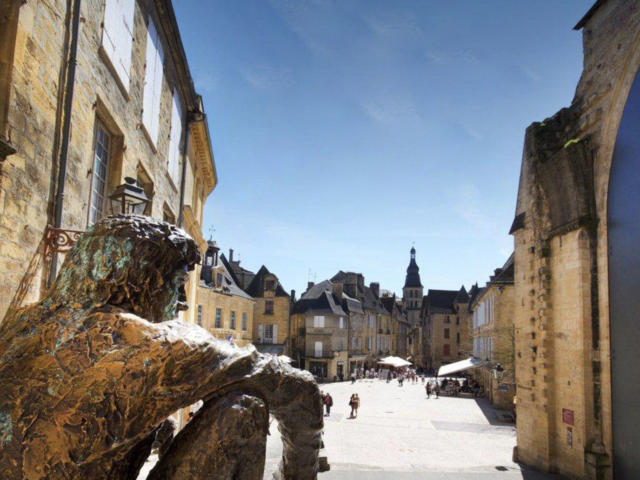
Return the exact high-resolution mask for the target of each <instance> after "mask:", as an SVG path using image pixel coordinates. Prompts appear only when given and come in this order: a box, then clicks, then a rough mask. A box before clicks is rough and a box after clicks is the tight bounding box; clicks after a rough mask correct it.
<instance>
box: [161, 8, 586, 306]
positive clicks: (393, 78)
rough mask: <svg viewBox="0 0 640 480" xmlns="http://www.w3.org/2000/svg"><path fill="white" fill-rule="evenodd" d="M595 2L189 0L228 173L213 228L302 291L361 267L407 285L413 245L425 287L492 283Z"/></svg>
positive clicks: (219, 162) (198, 73)
mask: <svg viewBox="0 0 640 480" xmlns="http://www.w3.org/2000/svg"><path fill="white" fill-rule="evenodd" d="M592 3H593V0H553V1H552V0H545V1H533V0H501V1H498V0H495V1H477V0H467V1H463V0H458V1H455V2H452V1H427V0H424V1H408V0H398V1H382V0H361V1H356V0H335V1H333V0H233V1H232V0H209V1H206V2H204V1H196V0H178V1H176V2H174V8H175V9H176V14H177V17H178V22H179V25H180V29H181V33H182V38H183V42H184V45H185V49H186V52H187V57H188V59H189V63H190V67H191V71H192V74H193V77H194V79H195V83H196V89H197V90H198V91H199V92H200V93H201V94H202V95H203V98H204V102H205V108H206V111H207V115H208V119H209V127H210V129H211V132H212V142H213V150H214V154H215V159H216V167H217V170H218V173H219V176H220V183H219V185H218V186H217V188H216V189H215V190H214V192H213V193H212V195H211V196H210V197H209V199H208V201H207V205H206V208H205V219H204V228H203V230H204V232H205V235H206V236H207V237H208V236H209V234H210V233H211V232H212V231H213V236H214V238H215V239H216V241H217V242H218V244H219V245H220V247H221V248H222V250H223V251H228V249H229V248H233V249H234V250H235V252H236V253H235V256H236V257H237V256H239V257H240V259H241V261H242V263H241V264H242V265H243V266H244V267H246V268H249V269H252V270H254V271H255V270H257V269H258V268H259V267H260V266H261V265H262V264H265V265H266V266H267V267H268V268H269V269H270V270H271V271H272V272H273V273H275V274H276V275H278V276H279V278H280V281H281V283H282V284H283V285H284V288H285V289H287V290H291V289H295V290H296V291H297V292H299V293H300V292H302V291H303V290H304V289H305V288H306V283H307V281H308V280H309V279H311V280H315V281H321V280H323V279H325V278H328V277H330V276H331V275H333V274H334V273H335V272H336V271H338V270H340V269H343V270H353V271H359V272H362V273H363V274H364V275H365V281H366V282H367V283H369V282H373V281H377V282H380V284H381V288H386V289H389V290H392V291H396V292H397V293H400V294H401V291H402V286H403V284H404V277H405V270H406V267H407V264H408V261H409V249H410V248H411V246H412V245H415V248H416V250H417V261H418V265H419V266H420V274H421V277H422V283H423V285H424V287H425V289H427V288H445V289H449V288H450V289H457V288H459V287H460V285H461V284H464V285H466V286H467V287H468V286H469V285H470V284H472V283H474V282H476V281H478V282H479V283H480V284H484V282H486V280H487V279H488V276H489V275H490V274H491V273H492V271H493V269H494V268H496V267H499V266H501V265H502V263H503V262H504V261H505V260H506V258H507V257H508V255H509V254H510V253H511V251H512V250H513V240H512V238H511V237H510V236H509V235H508V233H507V232H508V230H509V227H510V225H511V221H512V220H513V215H514V210H515V200H516V193H517V184H518V176H519V171H520V161H521V157H522V143H523V139H524V131H525V128H526V127H527V126H528V125H529V124H530V123H531V122H533V121H539V120H542V119H544V118H545V117H548V116H551V115H552V114H554V113H555V112H556V111H557V110H558V109H560V108H561V107H563V106H567V105H569V104H570V102H571V99H572V97H573V94H574V91H575V87H576V83H577V81H578V78H579V75H580V72H581V66H582V43H581V42H582V39H581V33H580V32H576V31H574V30H572V28H573V26H574V25H575V24H576V23H577V22H578V20H579V19H580V18H581V17H582V15H583V14H584V13H586V11H587V10H588V8H589V7H590V6H591V4H592ZM310 272H311V274H310ZM310 275H311V276H310Z"/></svg>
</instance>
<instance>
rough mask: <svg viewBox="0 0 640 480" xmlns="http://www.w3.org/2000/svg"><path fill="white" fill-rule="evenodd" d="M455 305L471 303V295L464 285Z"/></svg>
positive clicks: (455, 299) (455, 300) (454, 301)
mask: <svg viewBox="0 0 640 480" xmlns="http://www.w3.org/2000/svg"><path fill="white" fill-rule="evenodd" d="M453 303H469V294H468V293H467V289H466V288H464V285H463V286H462V287H460V290H459V291H458V295H456V298H454V300H453Z"/></svg>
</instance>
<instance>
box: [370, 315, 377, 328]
mask: <svg viewBox="0 0 640 480" xmlns="http://www.w3.org/2000/svg"><path fill="white" fill-rule="evenodd" d="M375 326H376V316H375V315H369V328H375Z"/></svg>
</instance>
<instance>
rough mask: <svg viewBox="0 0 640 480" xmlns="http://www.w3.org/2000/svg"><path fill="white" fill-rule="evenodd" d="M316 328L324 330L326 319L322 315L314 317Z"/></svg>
mask: <svg viewBox="0 0 640 480" xmlns="http://www.w3.org/2000/svg"><path fill="white" fill-rule="evenodd" d="M313 327H314V328H324V317H323V316H322V315H316V316H314V317H313Z"/></svg>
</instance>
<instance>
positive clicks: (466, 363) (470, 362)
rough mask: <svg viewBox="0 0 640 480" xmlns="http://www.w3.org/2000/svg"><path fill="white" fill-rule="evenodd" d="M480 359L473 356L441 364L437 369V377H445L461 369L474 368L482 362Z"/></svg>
mask: <svg viewBox="0 0 640 480" xmlns="http://www.w3.org/2000/svg"><path fill="white" fill-rule="evenodd" d="M484 363H485V362H483V361H482V360H478V359H477V358H475V357H469V358H467V359H466V360H461V361H459V362H454V363H449V364H447V365H443V366H441V367H440V368H439V369H438V376H439V377H446V376H447V375H451V374H452V373H456V372H462V371H463V370H469V369H470V368H476V367H479V366H481V365H482V364H484Z"/></svg>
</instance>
